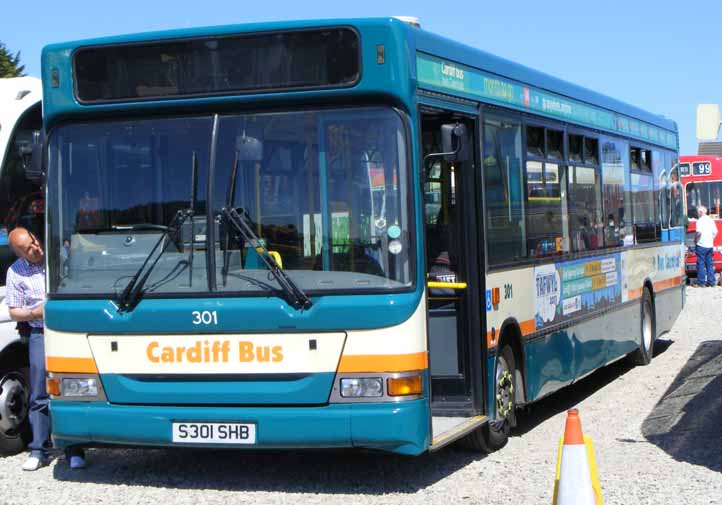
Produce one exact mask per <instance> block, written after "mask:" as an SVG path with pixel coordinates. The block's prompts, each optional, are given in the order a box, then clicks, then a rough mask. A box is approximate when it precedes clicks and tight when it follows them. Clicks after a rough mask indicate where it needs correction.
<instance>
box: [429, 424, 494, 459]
mask: <svg viewBox="0 0 722 505" xmlns="http://www.w3.org/2000/svg"><path fill="white" fill-rule="evenodd" d="M488 420H489V418H488V417H486V416H473V417H441V416H433V417H432V418H431V429H432V432H431V433H432V434H433V437H434V438H433V439H432V440H431V446H430V447H429V452H434V451H438V450H439V449H441V448H442V447H446V446H447V445H449V444H450V443H452V442H455V441H456V440H459V439H460V438H462V437H464V436H465V435H468V434H469V433H471V432H472V431H474V430H475V429H477V428H478V427H480V426H481V425H483V424H484V423H486V422H487V421H488Z"/></svg>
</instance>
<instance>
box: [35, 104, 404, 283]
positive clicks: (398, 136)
mask: <svg viewBox="0 0 722 505" xmlns="http://www.w3.org/2000/svg"><path fill="white" fill-rule="evenodd" d="M216 121H217V125H218V130H217V131H218V133H217V135H216V137H215V142H216V143H215V152H216V156H215V165H214V166H213V167H211V166H210V165H211V158H210V152H211V144H212V142H213V136H212V130H213V122H214V118H213V117H196V118H174V119H152V120H133V121H116V122H107V123H98V124H75V125H67V126H61V127H59V128H57V129H56V130H54V131H53V132H52V133H51V139H50V151H49V170H48V172H49V184H50V190H49V194H50V195H51V197H52V199H53V201H52V202H50V205H51V208H52V212H53V214H50V215H51V216H53V215H54V216H56V217H55V218H54V219H50V230H51V243H50V244H49V252H50V262H51V272H52V274H53V277H52V278H51V282H50V287H51V293H57V294H71V295H75V294H87V295H98V296H100V295H102V296H108V295H111V296H118V294H119V293H120V292H122V291H123V289H124V288H125V286H127V285H128V282H129V281H130V279H131V278H132V276H133V275H134V274H135V272H136V271H137V270H138V269H139V268H140V267H141V265H142V264H143V262H144V261H145V260H146V258H147V257H148V255H149V254H150V252H151V250H152V249H153V247H154V246H155V247H156V248H157V250H161V249H162V250H163V253H162V255H161V256H160V259H159V261H158V263H157V265H156V266H155V267H153V269H152V273H151V275H150V276H149V278H148V280H147V282H146V284H145V289H146V295H148V296H151V295H153V294H158V295H163V294H168V293H175V294H183V293H189V294H192V293H202V292H208V291H223V292H227V293H251V294H263V293H268V292H269V291H274V290H275V291H278V289H279V287H280V286H279V284H277V281H276V280H275V278H274V277H273V276H271V275H269V271H268V269H267V267H266V265H265V263H264V262H263V258H262V256H260V255H259V253H258V251H257V250H256V248H254V247H252V244H251V242H249V241H248V239H247V238H243V237H241V236H239V234H238V233H237V230H235V229H234V228H233V226H232V225H231V224H230V222H229V221H228V219H227V218H226V217H225V213H224V209H226V208H228V209H233V210H234V211H236V212H237V213H238V214H241V215H243V216H244V221H245V222H246V224H247V225H248V227H249V228H250V229H251V230H252V233H253V234H255V235H256V236H257V237H258V238H259V239H260V241H261V243H262V244H264V245H265V247H266V248H267V249H268V250H269V251H271V253H272V256H273V257H274V258H276V260H277V262H278V263H279V264H281V266H282V267H283V268H284V270H286V273H287V274H288V276H289V277H290V278H291V279H292V280H293V281H294V282H295V283H296V284H297V285H298V286H299V287H300V288H301V289H303V290H305V291H309V292H315V291H327V292H334V291H335V292H341V291H349V290H379V289H382V290H384V289H398V288H403V287H407V286H409V285H410V283H411V279H412V264H411V262H412V257H413V255H412V251H411V249H412V247H411V234H412V230H411V227H410V223H411V219H410V217H409V205H408V202H409V196H408V194H407V187H406V184H407V183H408V178H407V177H408V176H407V162H406V151H405V149H406V147H405V146H406V140H405V130H404V127H403V123H402V120H401V117H400V116H399V115H398V114H396V113H395V112H393V111H392V110H389V109H380V108H368V109H348V110H347V109H340V110H328V111H318V112H279V113H272V114H271V113H269V114H247V115H246V114H242V115H228V116H220V117H218V118H216ZM211 174H213V175H211ZM194 175H195V177H194ZM209 178H211V179H212V181H211V182H212V184H210V190H209V184H208V182H209ZM193 188H195V190H193ZM209 197H210V203H208V198H209ZM208 207H210V216H211V217H210V221H209V219H208V211H207V209H208ZM183 216H185V217H183ZM179 217H183V219H182V224H181V225H178V223H179V221H178V219H179ZM209 222H210V223H211V225H210V226H209ZM166 228H167V230H166ZM164 230H165V231H168V233H165V234H164ZM156 244H158V246H156ZM151 261H152V260H151ZM209 266H210V267H213V268H212V270H210V271H209V269H208V267H209Z"/></svg>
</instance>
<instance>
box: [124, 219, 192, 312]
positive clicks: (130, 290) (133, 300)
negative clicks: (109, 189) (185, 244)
mask: <svg viewBox="0 0 722 505" xmlns="http://www.w3.org/2000/svg"><path fill="white" fill-rule="evenodd" d="M190 215H191V214H190V212H189V211H188V210H187V209H186V210H179V211H178V212H177V213H176V215H175V217H174V218H173V223H172V224H171V226H162V225H153V227H152V228H151V227H148V228H144V227H143V225H140V227H139V228H135V227H134V228H132V229H134V230H136V229H151V230H157V229H162V230H163V233H161V235H160V237H158V240H157V241H156V243H155V245H154V246H153V248H152V249H151V250H150V252H149V253H148V255H147V256H146V257H145V260H144V261H143V264H142V265H141V266H140V268H139V269H138V270H137V271H136V272H135V274H134V275H133V277H132V278H131V279H130V282H128V284H127V285H126V286H125V288H124V289H123V292H122V293H121V294H120V296H119V297H118V308H119V309H120V311H121V312H130V311H131V310H133V309H134V308H135V306H136V305H138V302H139V301H140V298H141V295H142V294H143V286H145V283H146V282H147V281H148V277H150V274H151V272H152V271H153V268H155V266H156V265H157V264H158V260H160V257H161V256H162V255H163V253H164V252H165V251H166V249H167V248H168V245H169V244H170V243H171V241H170V240H167V241H166V240H165V239H166V237H168V235H169V234H171V233H178V232H179V230H180V227H181V225H182V224H183V223H184V222H185V220H186V219H188V217H189V216H190ZM164 241H165V243H163V242H164ZM161 244H163V247H161ZM159 247H161V249H160V252H159V253H158V254H157V255H156V256H155V260H153V263H151V264H150V266H149V267H148V268H147V269H146V268H145V267H146V265H148V262H149V261H150V259H151V258H152V257H153V255H155V252H156V251H157V250H158V248H159ZM144 271H145V274H143V272H144ZM141 274H142V275H143V276H142V277H141Z"/></svg>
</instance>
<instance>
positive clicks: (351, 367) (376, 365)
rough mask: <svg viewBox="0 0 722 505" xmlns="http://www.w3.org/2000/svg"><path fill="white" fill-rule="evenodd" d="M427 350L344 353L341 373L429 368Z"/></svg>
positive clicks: (404, 370)
mask: <svg viewBox="0 0 722 505" xmlns="http://www.w3.org/2000/svg"><path fill="white" fill-rule="evenodd" d="M428 367H429V365H428V358H427V354H426V352H416V353H413V354H357V355H343V356H341V362H340V363H339V365H338V371H339V373H359V372H410V371H412V370H425V369H426V368H428Z"/></svg>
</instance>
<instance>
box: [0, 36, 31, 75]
mask: <svg viewBox="0 0 722 505" xmlns="http://www.w3.org/2000/svg"><path fill="white" fill-rule="evenodd" d="M24 70H25V65H21V64H20V51H18V52H17V53H16V54H15V56H13V55H12V53H11V52H10V51H8V49H7V47H5V44H3V43H2V42H0V78H2V77H22V76H23V75H25V74H24V73H23V71H24Z"/></svg>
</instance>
